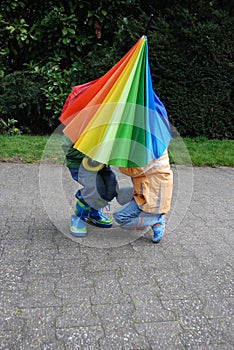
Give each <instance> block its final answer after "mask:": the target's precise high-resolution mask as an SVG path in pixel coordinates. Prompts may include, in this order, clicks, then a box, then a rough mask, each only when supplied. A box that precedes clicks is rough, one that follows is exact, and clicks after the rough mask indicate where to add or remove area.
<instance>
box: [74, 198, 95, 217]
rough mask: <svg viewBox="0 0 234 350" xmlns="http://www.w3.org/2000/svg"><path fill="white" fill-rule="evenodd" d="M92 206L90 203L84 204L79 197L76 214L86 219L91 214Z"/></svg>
mask: <svg viewBox="0 0 234 350" xmlns="http://www.w3.org/2000/svg"><path fill="white" fill-rule="evenodd" d="M90 208H91V207H90V206H89V205H87V204H84V203H82V202H81V201H80V200H79V199H77V201H76V206H75V211H74V214H75V215H76V216H79V217H80V218H82V219H86V218H87V217H88V215H89V211H90Z"/></svg>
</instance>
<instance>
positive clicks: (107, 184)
mask: <svg viewBox="0 0 234 350" xmlns="http://www.w3.org/2000/svg"><path fill="white" fill-rule="evenodd" d="M116 185H117V181H116V176H115V173H114V172H113V171H112V169H111V168H110V167H109V166H105V167H104V168H103V169H101V170H100V171H99V172H98V173H97V190H98V193H99V194H100V196H101V197H102V198H103V199H105V200H106V201H107V202H109V201H112V199H113V198H114V197H116Z"/></svg>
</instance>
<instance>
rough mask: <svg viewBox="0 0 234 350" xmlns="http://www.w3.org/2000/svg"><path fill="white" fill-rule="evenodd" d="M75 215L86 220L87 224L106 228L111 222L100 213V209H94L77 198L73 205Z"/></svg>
mask: <svg viewBox="0 0 234 350" xmlns="http://www.w3.org/2000/svg"><path fill="white" fill-rule="evenodd" d="M75 215H77V216H79V217H80V218H81V219H83V220H84V221H86V222H87V223H88V224H91V225H94V226H97V227H103V228H108V227H111V226H112V224H113V222H112V220H111V219H109V218H107V217H106V216H104V215H103V214H102V210H101V209H100V210H96V209H94V208H91V207H90V206H89V205H87V204H84V203H82V202H81V201H80V200H79V199H77V202H76V207H75Z"/></svg>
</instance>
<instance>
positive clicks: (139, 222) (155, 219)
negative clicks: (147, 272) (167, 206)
mask: <svg viewBox="0 0 234 350" xmlns="http://www.w3.org/2000/svg"><path fill="white" fill-rule="evenodd" d="M113 216H114V219H115V221H116V222H117V223H119V224H120V225H121V227H122V228H124V229H131V228H136V229H142V228H145V227H148V226H151V228H152V231H153V234H154V235H153V238H152V241H153V242H154V243H159V242H160V241H161V239H162V237H163V234H164V231H165V218H164V217H165V216H164V214H151V213H146V212H144V211H142V210H141V209H140V208H139V207H138V206H137V204H136V202H135V200H134V199H132V201H131V202H129V203H127V204H125V205H123V206H122V207H121V208H119V209H117V210H116V211H115V212H114V213H113Z"/></svg>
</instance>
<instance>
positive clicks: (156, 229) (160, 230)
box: [151, 214, 165, 243]
mask: <svg viewBox="0 0 234 350" xmlns="http://www.w3.org/2000/svg"><path fill="white" fill-rule="evenodd" d="M151 228H152V230H153V234H154V235H153V238H152V242H153V243H159V242H160V241H161V240H162V238H163V235H164V233H165V215H164V214H161V215H159V216H158V220H157V222H156V223H155V224H154V225H152V226H151Z"/></svg>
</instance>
